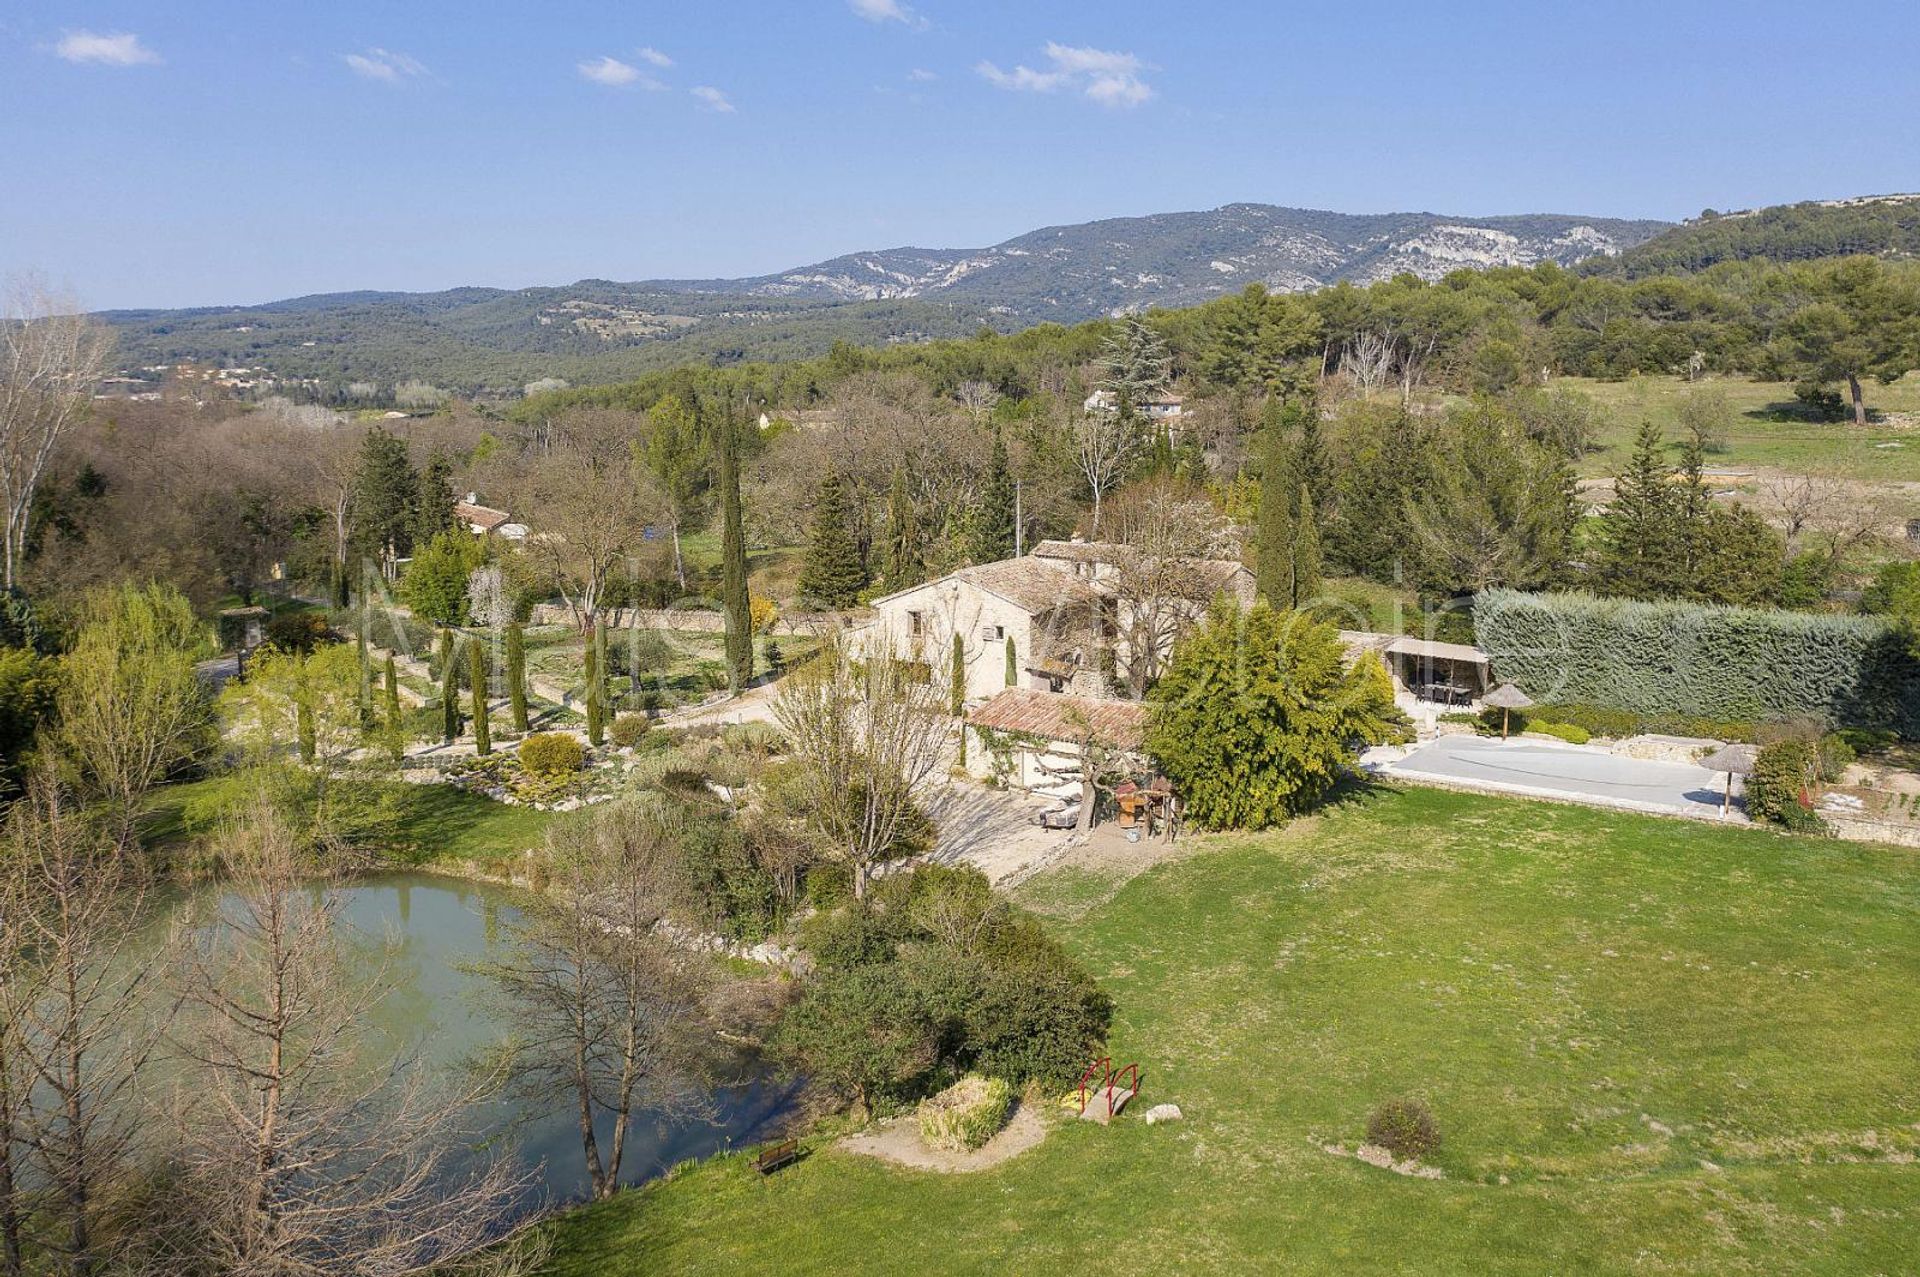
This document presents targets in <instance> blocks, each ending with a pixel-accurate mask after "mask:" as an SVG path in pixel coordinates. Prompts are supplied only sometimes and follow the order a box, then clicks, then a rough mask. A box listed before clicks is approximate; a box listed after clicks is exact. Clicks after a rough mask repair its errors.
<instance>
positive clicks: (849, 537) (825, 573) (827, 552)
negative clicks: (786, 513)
mask: <svg viewBox="0 0 1920 1277" xmlns="http://www.w3.org/2000/svg"><path fill="white" fill-rule="evenodd" d="M850 504H851V501H850V498H849V495H848V493H847V485H846V481H845V480H844V479H842V478H841V477H840V475H839V473H838V472H837V471H834V470H828V471H827V477H826V478H825V479H824V480H822V481H821V484H820V503H819V505H817V506H816V507H815V508H814V512H813V534H812V539H811V543H810V544H809V545H808V547H807V562H806V567H805V568H804V569H803V570H802V572H801V574H800V592H801V593H802V594H804V595H806V596H807V597H808V598H811V599H814V600H815V601H817V602H819V603H821V604H823V605H825V606H827V607H852V606H853V604H854V603H855V602H857V601H858V600H859V598H860V591H861V590H863V589H865V588H866V585H867V568H866V565H865V564H864V563H862V562H861V561H860V546H859V543H858V542H856V541H855V540H854V536H853V518H852V514H851V511H850V509H849V506H850Z"/></svg>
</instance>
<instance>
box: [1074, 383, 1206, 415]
mask: <svg viewBox="0 0 1920 1277" xmlns="http://www.w3.org/2000/svg"><path fill="white" fill-rule="evenodd" d="M1080 406H1081V407H1082V408H1084V409H1085V410H1086V411H1088V412H1119V411H1120V396H1119V395H1117V394H1115V393H1114V392H1113V391H1111V390H1096V391H1094V392H1093V393H1092V394H1090V395H1088V396H1087V397H1086V400H1085V402H1083V403H1082V404H1081V405H1080ZM1133 410H1134V411H1135V412H1137V413H1139V414H1140V415H1141V416H1143V417H1145V418H1147V419H1148V420H1150V421H1177V420H1179V419H1180V418H1181V417H1184V416H1186V413H1187V401H1186V398H1185V397H1184V396H1182V395H1178V394H1175V393H1174V392H1173V391H1171V390H1163V391H1161V392H1160V393H1158V394H1156V395H1153V396H1151V397H1149V398H1146V399H1142V400H1141V401H1140V402H1138V403H1136V404H1134V405H1133Z"/></svg>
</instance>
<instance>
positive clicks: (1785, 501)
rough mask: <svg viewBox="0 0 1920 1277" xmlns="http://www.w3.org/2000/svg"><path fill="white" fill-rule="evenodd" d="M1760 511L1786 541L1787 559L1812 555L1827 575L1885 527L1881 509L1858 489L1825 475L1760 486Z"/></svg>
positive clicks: (1885, 514) (1779, 477) (1777, 479)
mask: <svg viewBox="0 0 1920 1277" xmlns="http://www.w3.org/2000/svg"><path fill="white" fill-rule="evenodd" d="M1760 493H1761V498H1762V507H1763V508H1764V509H1767V510H1769V511H1770V512H1771V513H1772V515H1773V519H1774V522H1775V523H1777V524H1778V525H1779V527H1780V530H1781V532H1782V534H1783V535H1784V536H1785V537H1786V542H1787V553H1788V554H1801V553H1809V554H1818V555H1820V556H1821V558H1822V559H1823V560H1824V561H1825V563H1826V566H1827V567H1828V568H1829V569H1831V568H1833V567H1836V566H1838V565H1839V564H1840V562H1841V561H1842V560H1843V559H1845V558H1846V557H1847V556H1848V555H1849V554H1851V553H1853V552H1854V551H1855V550H1858V549H1861V548H1863V547H1865V546H1869V545H1872V544H1873V543H1874V542H1875V541H1876V540H1878V539H1879V537H1880V535H1881V528H1882V525H1884V524H1885V523H1886V522H1887V519H1888V511H1887V507H1886V505H1885V503H1884V502H1883V501H1881V500H1879V499H1876V498H1875V497H1874V496H1873V495H1872V494H1871V493H1868V492H1865V491H1863V490H1862V488H1861V487H1860V486H1859V485H1858V484H1852V483H1848V482H1847V481H1846V480H1844V479H1836V478H1832V477H1831V476H1827V475H1814V474H1789V475H1777V476H1774V477H1772V478H1769V479H1767V480H1765V481H1764V482H1763V483H1762V484H1761V485H1760Z"/></svg>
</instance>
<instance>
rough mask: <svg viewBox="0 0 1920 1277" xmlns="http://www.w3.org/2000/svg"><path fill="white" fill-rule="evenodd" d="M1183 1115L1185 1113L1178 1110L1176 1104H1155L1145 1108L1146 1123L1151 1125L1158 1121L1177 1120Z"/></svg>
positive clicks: (1178, 1107)
mask: <svg viewBox="0 0 1920 1277" xmlns="http://www.w3.org/2000/svg"><path fill="white" fill-rule="evenodd" d="M1184 1116H1186V1115H1185V1114H1184V1113H1182V1112H1181V1111H1180V1106H1179V1105H1178V1104H1156V1105H1154V1106H1153V1107H1152V1108H1150V1109H1148V1110H1147V1125H1148V1126H1153V1125H1156V1124H1158V1123H1160V1122H1177V1121H1179V1120H1180V1119H1181V1118H1182V1117H1184Z"/></svg>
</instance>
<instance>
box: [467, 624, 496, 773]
mask: <svg viewBox="0 0 1920 1277" xmlns="http://www.w3.org/2000/svg"><path fill="white" fill-rule="evenodd" d="M488 664H489V662H488V661H487V646H486V644H485V643H482V642H481V641H480V640H479V639H468V640H467V681H468V682H469V683H471V684H472V685H473V752H474V753H475V754H477V755H478V756H479V757H481V758H485V757H486V756H487V755H488V754H491V753H492V752H493V725H492V724H491V723H490V722H488V721H487V692H488V690H489V688H488V684H489V683H491V682H492V681H493V677H492V673H491V671H489V670H488V669H487V666H488Z"/></svg>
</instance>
